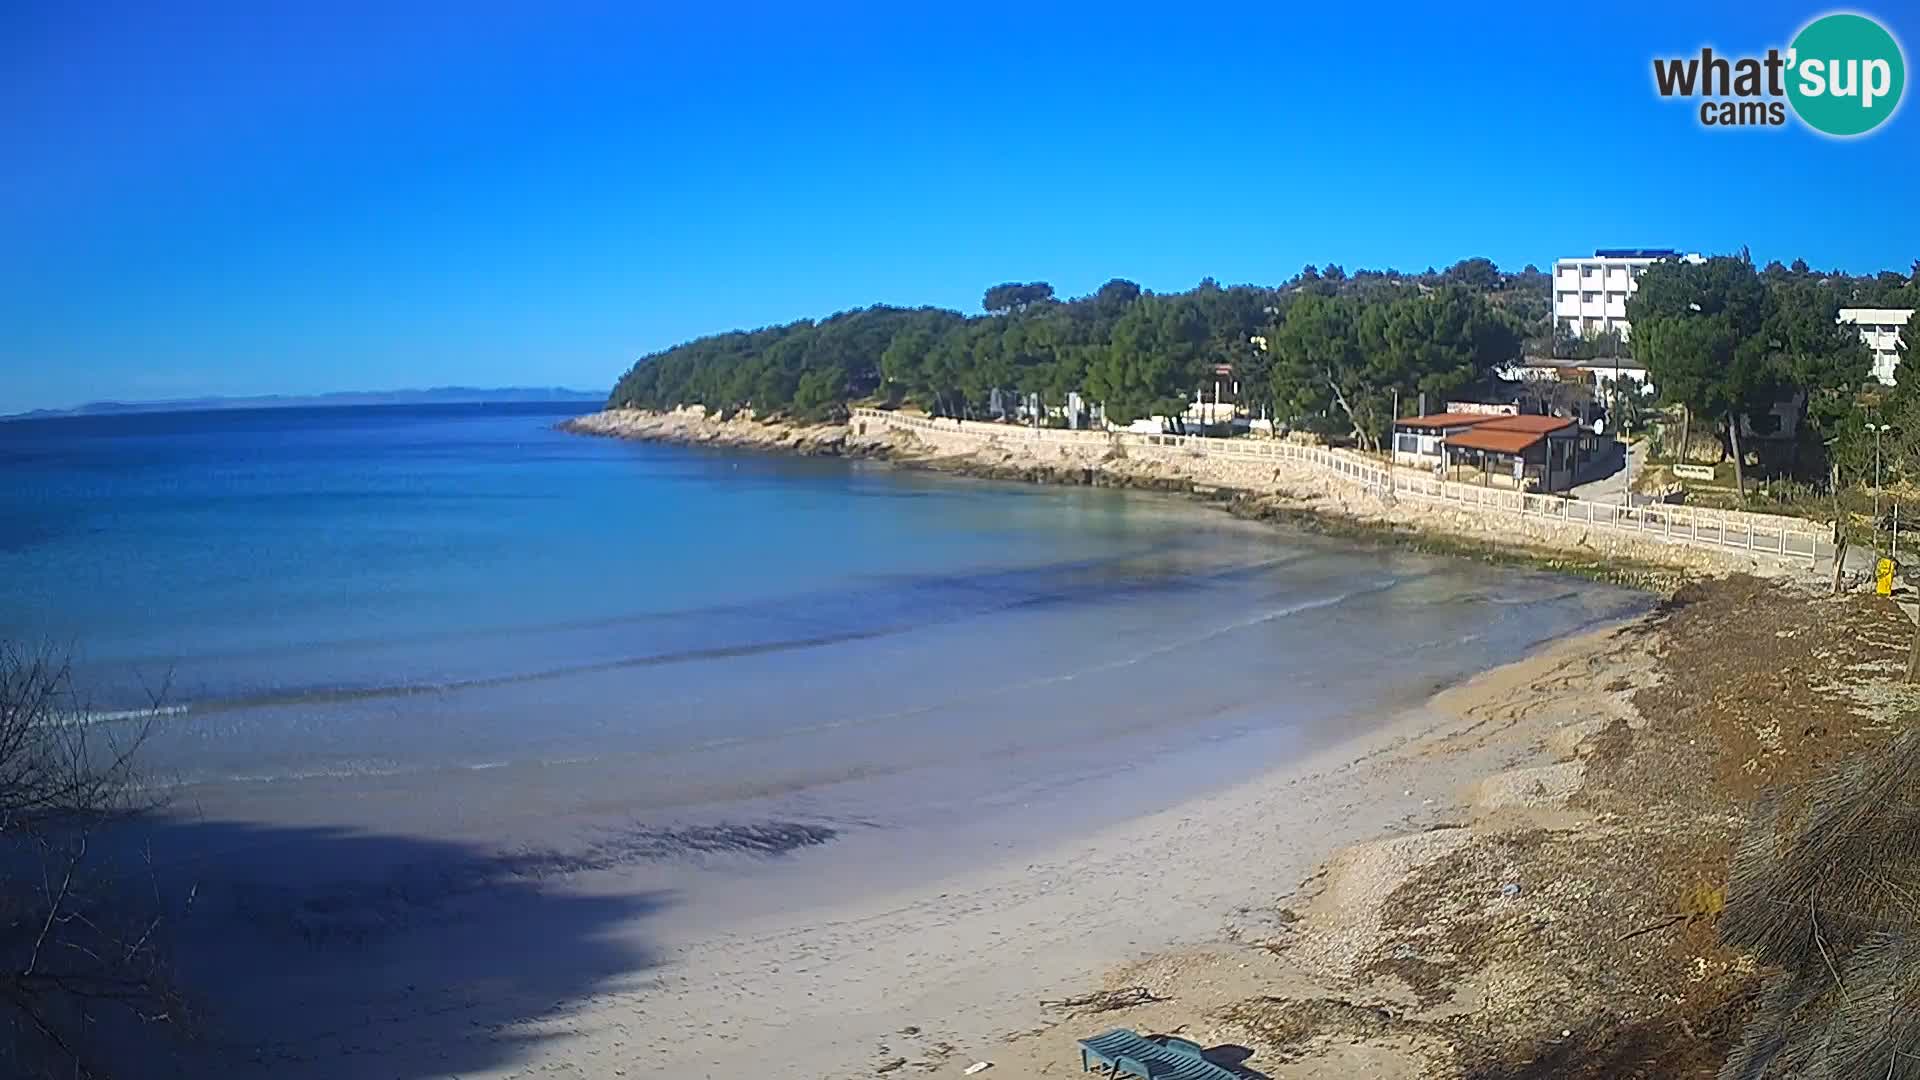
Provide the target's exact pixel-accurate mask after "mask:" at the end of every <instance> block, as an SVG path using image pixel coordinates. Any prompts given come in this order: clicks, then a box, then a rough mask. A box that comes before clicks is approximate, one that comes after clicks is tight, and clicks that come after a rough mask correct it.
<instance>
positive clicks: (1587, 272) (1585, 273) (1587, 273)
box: [1580, 266, 1593, 277]
mask: <svg viewBox="0 0 1920 1080" xmlns="http://www.w3.org/2000/svg"><path fill="white" fill-rule="evenodd" d="M1580 276H1581V277H1592V276H1593V267H1591V266H1583V267H1581V268H1580Z"/></svg>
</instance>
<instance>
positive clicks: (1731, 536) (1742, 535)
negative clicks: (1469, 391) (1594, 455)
mask: <svg viewBox="0 0 1920 1080" xmlns="http://www.w3.org/2000/svg"><path fill="white" fill-rule="evenodd" d="M853 417H854V418H855V419H856V420H865V421H878V422H880V423H883V424H885V425H887V427H888V428H889V429H890V430H907V431H915V430H918V431H928V432H937V433H940V434H942V435H961V436H963V437H966V438H969V439H978V440H979V441H980V442H981V444H983V445H984V444H986V443H989V442H991V443H996V444H1000V445H1017V444H1020V443H1052V444H1059V445H1081V446H1086V447H1089V448H1094V447H1103V446H1121V447H1136V448H1140V449H1163V450H1176V451H1184V452H1186V453H1190V454H1192V455H1194V456H1196V457H1204V458H1213V459H1218V460H1223V461H1283V462H1288V463H1292V464H1299V465H1306V466H1309V467H1311V468H1314V469H1317V470H1319V471H1321V472H1323V473H1325V474H1327V475H1329V476H1331V477H1334V478H1337V479H1339V480H1341V481H1343V482H1346V483H1348V484H1350V485H1353V486H1355V487H1359V488H1362V489H1364V490H1366V491H1369V492H1372V493H1375V494H1379V495H1383V496H1384V495H1388V494H1391V495H1392V496H1393V497H1395V498H1403V497H1404V498H1410V499H1415V500H1419V501H1422V502H1430V503H1435V504H1442V505H1449V506H1455V507H1463V508H1465V507H1471V508H1476V509H1486V510H1493V511H1498V512H1502V513H1506V514H1512V515H1515V516H1518V517H1521V518H1535V519H1539V520H1542V521H1547V522H1553V523H1560V524H1566V525H1578V526H1585V527H1588V528H1593V529H1605V530H1607V531H1610V532H1616V533H1630V534H1633V535H1634V536H1637V537H1640V538H1642V539H1646V540H1650V541H1654V542H1657V543H1666V544H1677V545H1684V546H1688V547H1707V548H1722V549H1726V548H1732V549H1736V550H1741V551H1749V552H1754V553H1756V554H1770V555H1777V556H1782V557H1786V558H1800V559H1806V560H1808V561H1810V562H1813V563H1817V562H1818V561H1819V558H1820V556H1821V554H1822V553H1823V552H1825V553H1830V552H1831V550H1832V548H1831V545H1830V544H1828V543H1827V540H1826V529H1825V528H1824V527H1822V526H1819V525H1817V524H1815V523H1813V522H1808V521H1805V520H1803V519H1800V518H1790V517H1784V516H1780V515H1774V514H1751V513H1744V512H1741V511H1737V510H1708V509H1703V508H1700V507H1692V506H1677V505H1672V504H1668V503H1654V504H1649V505H1644V506H1623V505H1619V504H1615V503H1600V502H1593V501H1590V500H1586V499H1569V498H1565V497H1563V496H1559V495H1543V494H1539V493H1536V492H1530V491H1515V490H1511V489H1505V488H1493V487H1484V486H1479V485H1475V484H1466V483H1461V482H1459V481H1454V480H1441V479H1438V478H1436V477H1434V476H1432V475H1430V474H1428V473H1426V472H1425V471H1424V470H1415V469H1402V468H1393V469H1391V470H1389V469H1388V467H1387V466H1385V465H1382V464H1380V463H1378V462H1375V461H1371V460H1369V459H1367V458H1364V457H1361V456H1360V455H1358V454H1355V453H1353V452H1351V451H1346V450H1333V449H1328V448H1326V447H1319V446H1304V445H1301V444H1299V443H1291V442H1286V441H1283V440H1277V439H1276V440H1268V439H1246V438H1233V439H1215V438H1204V437H1200V436H1193V435H1147V434H1136V433H1133V432H1125V431H1108V432H1101V431H1067V430H1061V429H1059V428H1027V427H1019V426H1016V425H1013V424H995V423H987V422H983V421H977V420H952V419H946V418H936V417H926V416H907V415H902V414H900V413H895V412H888V411H886V410H884V409H869V408H857V409H854V410H853Z"/></svg>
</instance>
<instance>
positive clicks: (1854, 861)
mask: <svg viewBox="0 0 1920 1080" xmlns="http://www.w3.org/2000/svg"><path fill="white" fill-rule="evenodd" d="M1720 932H1721V937H1722V939H1723V940H1724V941H1726V942H1727V943H1728V944H1730V945H1733V946H1735V947H1738V948H1743V949H1747V950H1749V951H1751V952H1752V953H1754V954H1755V956H1756V958H1757V959H1758V960H1759V961H1760V963H1761V964H1763V965H1765V966H1767V967H1771V968H1775V969H1778V973H1777V974H1776V975H1774V976H1772V977H1771V978H1770V979H1769V980H1768V982H1767V985H1766V987H1765V989H1764V990H1763V992H1762V994H1761V997H1760V1000H1759V1004H1758V1006H1757V1008H1756V1009H1755V1011H1754V1013H1753V1016H1752V1018H1751V1019H1750V1021H1749V1022H1748V1024H1747V1027H1746V1031H1745V1034H1744V1038H1743V1039H1742V1041H1741V1044H1740V1045H1739V1047H1738V1048H1737V1049H1736V1050H1735V1051H1734V1053H1733V1055H1732V1056H1731V1057H1730V1058H1729V1059H1728V1061H1727V1065H1726V1068H1725V1069H1723V1070H1722V1072H1721V1076H1722V1078H1723V1080H1771V1078H1776V1077H1789V1076H1792V1077H1811V1078H1829V1077H1830V1078H1834V1080H1839V1078H1842V1077H1846V1078H1853V1077H1889V1078H1915V1080H1920V731H1914V732H1907V733H1905V734H1903V735H1901V736H1900V737H1899V738H1897V739H1895V740H1894V741H1893V742H1892V744H1891V745H1889V746H1888V747H1887V748H1886V749H1885V751H1884V752H1881V753H1877V754H1873V755H1868V756H1864V757H1862V758H1861V759H1860V760H1857V761H1855V762H1854V763H1852V764H1850V765H1849V766H1847V767H1846V768H1844V769H1842V770H1840V771H1838V772H1836V773H1835V774H1833V775H1832V776H1829V777H1827V778H1826V779H1824V780H1821V781H1818V782H1817V783H1815V784H1813V785H1811V787H1810V789H1809V790H1808V791H1807V793H1806V795H1805V796H1804V798H1803V799H1802V800H1800V801H1799V803H1798V804H1797V805H1789V804H1786V803H1776V804H1775V805H1774V807H1772V809H1771V810H1770V812H1768V813H1765V814H1763V815H1762V816H1761V818H1760V820H1759V822H1758V823H1757V824H1756V825H1755V827H1754V828H1753V830H1752V832H1751V833H1750V834H1749V835H1748V837H1747V839H1746V840H1745V842H1744V843H1743V844H1742V845H1741V847H1740V849H1739V851H1738V852H1737V853H1736V855H1735V857H1734V864H1733V870H1732V875H1731V881H1730V883H1729V887H1728V897H1727V908H1726V912H1725V915H1724V916H1723V917H1722V920H1721V923H1720Z"/></svg>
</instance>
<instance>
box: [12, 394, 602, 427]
mask: <svg viewBox="0 0 1920 1080" xmlns="http://www.w3.org/2000/svg"><path fill="white" fill-rule="evenodd" d="M606 397H607V395H606V392H605V391H604V390H569V389H567V388H565V387H560V386H507V387H495V388H491V389H489V388H483V387H472V386H437V387H433V388H431V389H427V390H341V391H336V392H334V393H330V394H263V395H258V396H254V397H218V396H215V397H195V398H171V399H168V400H164V401H90V402H88V403H86V404H85V405H76V406H74V407H73V408H70V409H34V410H32V411H30V412H23V413H11V414H7V415H4V416H0V420H33V419H44V418H47V417H57V416H112V415H115V414H120V413H153V412H200V411H206V410H210V409H295V408H314V407H326V406H346V405H483V404H492V403H507V402H528V401H581V402H599V401H605V400H606Z"/></svg>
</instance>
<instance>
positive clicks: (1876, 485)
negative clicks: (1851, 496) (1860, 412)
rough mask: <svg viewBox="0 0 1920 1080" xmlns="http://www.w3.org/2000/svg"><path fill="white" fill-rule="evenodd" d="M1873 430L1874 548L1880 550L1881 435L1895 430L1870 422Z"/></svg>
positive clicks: (1868, 427) (1870, 428)
mask: <svg viewBox="0 0 1920 1080" xmlns="http://www.w3.org/2000/svg"><path fill="white" fill-rule="evenodd" d="M1867 430H1868V431H1871V432H1873V550H1874V551H1876V552H1877V551H1879V550H1880V436H1881V435H1882V434H1884V433H1885V432H1889V431H1892V430H1893V427H1892V425H1890V424H1868V425H1867Z"/></svg>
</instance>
